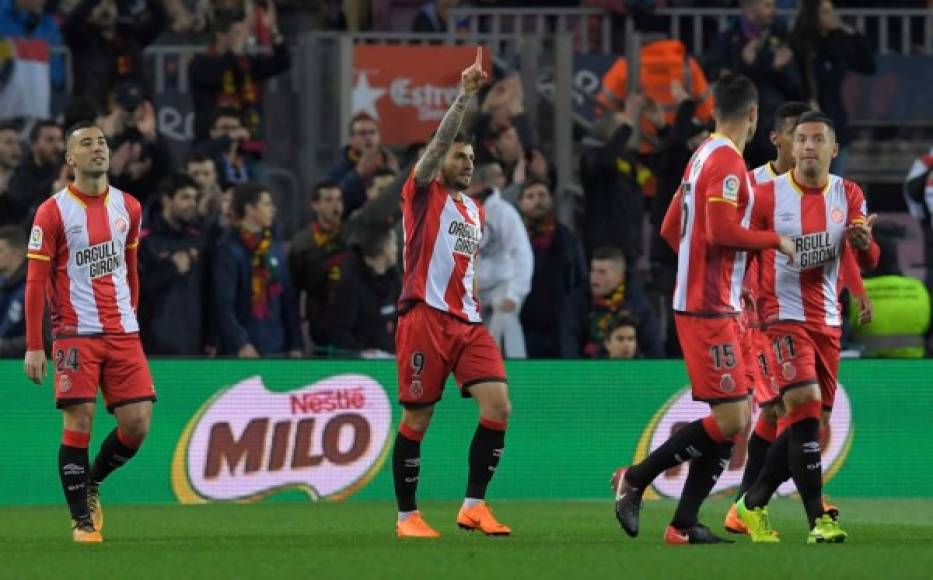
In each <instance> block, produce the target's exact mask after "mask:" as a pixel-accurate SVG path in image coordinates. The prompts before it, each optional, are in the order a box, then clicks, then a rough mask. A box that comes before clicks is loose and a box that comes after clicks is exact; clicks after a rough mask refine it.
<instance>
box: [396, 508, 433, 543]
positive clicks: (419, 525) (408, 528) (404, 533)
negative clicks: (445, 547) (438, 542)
mask: <svg viewBox="0 0 933 580" xmlns="http://www.w3.org/2000/svg"><path fill="white" fill-rule="evenodd" d="M395 536H396V537H398V538H439V537H440V536H441V535H440V534H439V533H438V532H437V531H436V530H435V529H434V528H432V527H431V526H429V525H428V523H427V522H426V521H424V519H422V518H421V512H415V513H413V514H411V515H410V516H409V517H408V519H406V520H405V521H403V522H398V523H396V524H395Z"/></svg>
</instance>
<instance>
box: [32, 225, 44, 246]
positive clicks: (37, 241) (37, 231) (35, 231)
mask: <svg viewBox="0 0 933 580" xmlns="http://www.w3.org/2000/svg"><path fill="white" fill-rule="evenodd" d="M42 235H43V234H42V228H41V227H39V226H32V232H30V234H29V249H30V250H41V249H42Z"/></svg>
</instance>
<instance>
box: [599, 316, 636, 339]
mask: <svg viewBox="0 0 933 580" xmlns="http://www.w3.org/2000/svg"><path fill="white" fill-rule="evenodd" d="M623 326H631V327H632V328H634V329H635V333H636V334H638V320H637V319H636V318H635V317H634V316H631V315H628V314H622V315H620V316H616V317H615V318H613V319H612V320H611V321H610V322H609V328H608V329H606V340H609V337H611V336H612V333H613V332H615V331H616V329H617V328H621V327H623Z"/></svg>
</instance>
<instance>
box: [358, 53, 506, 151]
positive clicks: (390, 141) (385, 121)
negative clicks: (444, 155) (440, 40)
mask: <svg viewBox="0 0 933 580" xmlns="http://www.w3.org/2000/svg"><path fill="white" fill-rule="evenodd" d="M353 50H354V52H353V114H356V113H367V114H369V115H370V116H372V117H374V118H375V119H376V121H378V122H379V127H380V130H381V132H382V141H383V143H385V144H387V145H408V144H410V143H415V142H418V141H427V140H428V138H429V137H430V136H431V132H432V131H434V130H435V129H436V128H437V125H438V123H440V121H441V119H442V118H443V117H444V113H445V112H446V111H447V109H448V108H449V107H450V105H451V104H452V103H453V102H454V100H455V99H456V98H457V93H458V92H459V91H460V73H461V71H463V69H465V68H467V67H468V66H470V64H471V63H472V62H473V61H474V60H475V58H476V47H473V46H381V45H380V46H371V45H357V46H356V47H354V49H353ZM486 70H487V71H488V70H489V65H488V64H487V66H486Z"/></svg>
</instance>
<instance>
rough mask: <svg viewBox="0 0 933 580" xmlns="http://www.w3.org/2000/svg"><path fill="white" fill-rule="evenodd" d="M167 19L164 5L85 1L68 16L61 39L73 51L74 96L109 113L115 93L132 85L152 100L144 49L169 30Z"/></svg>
mask: <svg viewBox="0 0 933 580" xmlns="http://www.w3.org/2000/svg"><path fill="white" fill-rule="evenodd" d="M167 22H168V14H167V13H166V11H165V8H164V6H163V2H162V1H161V0H144V1H143V2H133V3H130V2H119V1H117V0H81V1H80V2H78V5H77V6H75V7H74V9H72V11H71V12H70V13H68V15H67V17H66V18H65V22H64V24H63V25H62V34H63V35H64V37H65V42H67V43H68V48H69V49H70V50H71V59H72V60H71V70H72V77H73V78H74V94H76V95H85V96H89V97H91V98H92V99H94V101H95V102H96V103H97V106H98V107H100V108H101V109H107V108H108V102H107V99H108V97H109V95H110V93H111V91H113V90H115V89H116V88H117V86H118V85H119V84H120V83H121V82H124V81H133V82H135V83H136V84H137V85H138V86H140V87H143V88H144V90H143V92H144V93H145V94H146V95H149V96H151V95H152V90H151V86H150V84H149V78H148V74H147V73H148V71H147V67H146V60H145V58H144V57H143V49H144V48H145V47H146V46H148V45H149V44H151V43H152V42H153V41H155V39H156V38H157V37H158V36H159V35H160V34H161V33H162V31H163V30H164V29H165V26H166V23H167Z"/></svg>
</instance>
